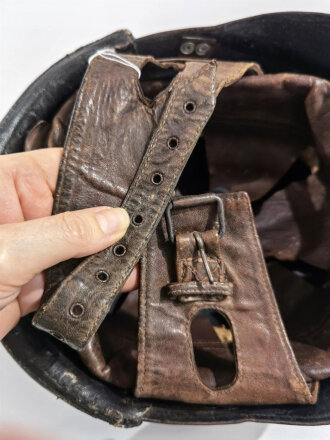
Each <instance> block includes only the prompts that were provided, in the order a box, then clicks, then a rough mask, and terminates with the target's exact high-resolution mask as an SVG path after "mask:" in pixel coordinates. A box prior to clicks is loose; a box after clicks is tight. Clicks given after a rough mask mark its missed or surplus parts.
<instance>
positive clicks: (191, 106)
mask: <svg viewBox="0 0 330 440" xmlns="http://www.w3.org/2000/svg"><path fill="white" fill-rule="evenodd" d="M183 108H184V111H185V112H186V113H193V112H194V111H195V110H196V104H195V103H194V101H187V102H185V104H184V106H183Z"/></svg>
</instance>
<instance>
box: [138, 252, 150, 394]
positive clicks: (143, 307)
mask: <svg viewBox="0 0 330 440" xmlns="http://www.w3.org/2000/svg"><path fill="white" fill-rule="evenodd" d="M143 260H144V261H143V262H141V263H142V264H143V265H144V268H143V270H141V272H140V273H141V275H140V277H141V278H140V283H141V279H142V280H143V286H142V288H141V284H140V289H139V301H140V306H139V326H138V327H139V332H141V339H142V344H141V345H142V346H138V359H141V362H142V368H141V369H139V368H138V371H137V375H138V380H137V385H138V386H139V389H140V392H142V393H144V387H145V373H146V368H147V365H146V327H147V325H148V315H147V313H148V306H147V295H148V289H149V279H148V278H149V276H148V270H147V269H146V268H147V267H148V261H149V249H148V248H147V249H146V252H145V256H144V257H143ZM138 367H139V365H138ZM139 371H141V374H140V375H139ZM139 376H140V377H139Z"/></svg>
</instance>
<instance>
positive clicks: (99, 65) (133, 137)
mask: <svg viewBox="0 0 330 440" xmlns="http://www.w3.org/2000/svg"><path fill="white" fill-rule="evenodd" d="M126 59H128V60H129V61H130V62H133V63H134V64H136V65H137V66H138V67H143V66H144V65H145V64H146V63H147V62H154V61H153V60H152V59H151V58H150V59H148V58H146V57H140V58H138V57H130V56H126ZM154 63H155V62H154ZM163 67H164V68H166V67H167V68H168V67H172V68H175V69H176V70H180V73H178V75H177V76H176V77H175V79H174V80H173V81H172V83H171V84H170V86H168V87H167V89H165V91H164V92H163V93H161V94H159V95H158V97H159V99H158V102H157V101H156V103H154V104H156V105H154V106H153V108H152V109H150V102H149V101H148V100H146V99H145V98H144V97H143V96H142V94H141V90H140V86H139V83H138V81H137V74H136V71H135V70H134V69H132V68H131V67H127V66H125V65H123V64H122V63H118V62H117V61H111V60H109V59H105V58H104V57H102V56H97V57H95V58H94V59H93V60H92V62H91V64H90V67H89V69H88V71H87V73H86V76H85V78H84V81H83V85H82V87H81V89H80V92H79V94H78V97H77V100H76V104H75V109H74V113H73V117H72V121H71V125H70V129H69V133H68V135H67V138H66V143H65V149H64V154H63V159H62V164H61V170H60V174H59V179H58V185H57V190H56V194H55V202H54V210H53V212H54V213H57V212H62V211H65V210H68V209H72V206H70V207H69V205H68V203H70V201H71V200H72V198H74V197H76V198H78V199H79V197H84V200H88V199H89V198H88V199H87V198H86V197H87V192H86V191H82V186H81V184H82V183H83V182H87V183H88V186H90V189H88V190H87V191H89V194H90V197H91V196H92V194H93V193H95V192H97V191H99V190H100V189H101V188H102V187H103V185H104V182H106V186H107V188H106V189H105V190H104V189H103V188H102V190H103V191H104V195H103V197H104V202H103V203H102V202H101V200H100V197H98V198H96V197H95V198H94V203H96V201H97V199H98V202H99V203H98V204H104V205H106V204H108V205H110V206H113V205H116V204H118V201H117V203H116V202H114V201H113V199H114V198H118V197H120V198H121V199H123V198H124V200H123V201H122V200H121V201H122V203H121V206H122V207H124V208H125V209H126V210H127V211H128V213H129V215H130V217H131V218H132V222H131V225H130V227H129V228H128V231H127V232H126V235H125V237H124V238H123V239H122V240H121V242H120V243H119V244H116V245H115V246H113V247H110V248H108V249H106V250H105V251H102V252H100V253H99V254H96V255H94V256H92V257H90V258H88V259H86V260H85V261H84V262H83V263H82V264H81V265H80V266H78V267H76V268H75V269H74V270H72V269H73V267H72V266H70V265H65V268H66V270H67V269H68V268H69V273H68V274H67V276H66V279H65V280H63V276H61V275H60V276H59V275H58V273H55V272H54V271H52V273H51V275H50V279H49V284H48V289H47V290H46V292H45V294H44V297H43V301H42V304H41V307H40V309H39V311H38V312H37V314H36V315H35V317H34V320H33V323H34V325H35V326H37V327H38V328H40V329H43V330H46V331H48V332H50V333H51V334H52V335H54V336H55V337H57V338H58V339H60V340H62V341H64V342H66V343H67V344H69V345H70V346H72V347H73V348H76V349H82V348H84V346H85V345H86V344H87V343H88V341H89V340H90V339H91V338H92V336H93V335H94V334H95V332H96V331H97V329H98V328H99V326H100V325H101V323H102V321H103V320H104V318H105V316H106V315H107V313H108V312H109V310H110V309H111V306H112V304H113V302H114V301H115V300H116V296H117V295H118V293H119V291H120V288H121V287H122V285H123V284H124V282H125V280H126V279H127V277H128V276H129V274H130V272H131V271H132V269H133V267H134V266H135V264H136V263H137V262H138V260H139V258H140V256H141V253H142V251H143V249H144V248H145V246H146V244H147V243H148V240H149V238H150V236H151V234H152V232H153V231H154V229H155V227H156V226H157V224H158V222H159V220H160V218H161V216H162V214H163V212H164V210H165V208H166V206H167V204H168V202H169V200H170V198H171V195H172V194H173V191H174V189H175V186H176V184H177V181H178V179H179V177H180V174H181V172H182V170H183V168H184V166H185V164H186V162H187V159H188V157H189V155H190V153H191V152H192V150H193V148H194V146H195V145H196V142H197V140H198V138H199V136H200V134H201V131H202V129H203V128H204V126H205V124H206V122H207V121H208V119H209V117H210V116H211V114H212V112H213V110H214V107H215V104H216V98H217V95H218V94H219V93H220V91H221V90H222V89H223V88H224V87H228V86H230V85H231V84H232V83H233V82H236V81H237V80H238V79H240V78H241V77H242V76H243V75H244V74H245V73H246V72H248V71H252V70H253V69H254V70H255V71H260V69H259V68H258V66H255V65H254V64H253V63H219V64H217V63H216V62H215V61H209V62H205V61H204V62H197V61H196V62H195V61H194V62H188V63H185V64H184V63H180V62H179V63H178V62H175V63H174V64H173V63H172V64H171V63H169V62H165V63H164V64H163ZM118 95H119V100H120V99H123V98H120V97H123V96H124V97H125V98H124V100H123V101H120V102H118ZM186 103H188V104H189V103H192V105H193V106H194V109H193V111H191V112H189V111H187V110H186V109H185V105H186ZM118 104H120V105H118ZM157 104H158V105H157ZM148 107H149V109H148ZM155 118H156V119H157V118H159V123H158V124H157V126H156V127H155V126H154V124H155ZM119 121H120V124H122V125H121V127H119V126H118V122H119ZM114 127H116V128H115V129H114ZM171 139H175V140H176V142H177V144H178V145H177V147H176V148H171V147H170V144H169V143H170V141H171ZM137 140H138V143H139V145H140V146H141V147H140V151H139V149H137V148H136V143H137ZM122 145H125V147H124V148H125V150H126V151H125V152H124V151H123V149H122ZM146 145H147V146H146ZM118 148H121V157H122V160H124V161H125V170H123V172H122V173H119V172H118V171H119V170H118V153H117V149H118ZM144 149H145V151H144ZM143 153H144V156H143V158H142V154H143ZM126 155H127V156H126ZM134 155H135V157H136V156H138V158H137V160H132V161H130V162H129V163H127V157H129V158H130V159H131V158H132V156H133V157H134ZM104 161H106V163H107V164H108V163H112V165H111V166H110V167H108V166H107V167H105V168H104V167H102V164H103V163H104ZM136 164H138V169H137V166H136ZM100 167H102V170H100ZM111 168H113V169H111ZM109 175H112V176H113V177H112V178H113V179H115V181H114V183H112V184H111V183H110V182H109V179H108V176H109ZM134 175H135V177H134ZM154 175H156V176H158V177H159V179H160V181H159V182H154V181H153V179H154V177H153V176H154ZM117 176H118V178H117ZM133 177H134V179H133ZM78 180H79V181H80V184H79V183H78ZM128 185H130V186H129V189H128V191H125V192H124V191H123V188H125V186H126V188H127V186H128ZM84 186H85V185H84ZM77 190H78V191H77ZM75 191H76V192H75ZM109 192H110V197H108V193H109ZM68 193H70V197H68ZM78 193H79V194H78ZM100 202H101V203H100ZM137 215H139V216H142V217H143V221H142V223H141V224H139V225H136V224H134V217H135V216H137ZM118 246H122V247H123V246H124V248H123V249H124V253H123V255H117V254H116V248H118ZM60 267H63V265H60ZM99 271H103V272H105V273H106V274H107V276H108V279H107V280H106V282H104V281H100V280H99V279H98V277H97V274H98V273H99ZM61 278H62V283H61V284H59V281H60V280H61ZM75 304H79V305H80V307H82V308H83V313H82V314H81V316H79V317H78V316H73V314H72V313H70V310H72V307H74V305H75ZM63 310H65V311H66V312H65V313H63Z"/></svg>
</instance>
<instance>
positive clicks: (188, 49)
mask: <svg viewBox="0 0 330 440" xmlns="http://www.w3.org/2000/svg"><path fill="white" fill-rule="evenodd" d="M194 50H195V43H193V42H192V41H185V42H184V43H182V44H181V46H180V52H181V53H182V54H183V55H191V54H192V53H193V52H194Z"/></svg>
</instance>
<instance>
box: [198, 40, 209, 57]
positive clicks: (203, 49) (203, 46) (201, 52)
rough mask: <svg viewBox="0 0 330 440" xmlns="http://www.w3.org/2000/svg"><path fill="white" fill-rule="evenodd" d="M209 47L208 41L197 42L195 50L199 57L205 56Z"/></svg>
mask: <svg viewBox="0 0 330 440" xmlns="http://www.w3.org/2000/svg"><path fill="white" fill-rule="evenodd" d="M210 49H211V46H210V45H209V44H208V43H199V44H197V46H196V49H195V52H196V54H197V55H198V56H199V57H203V56H205V55H206V54H207V53H208V52H209V51H210Z"/></svg>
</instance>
